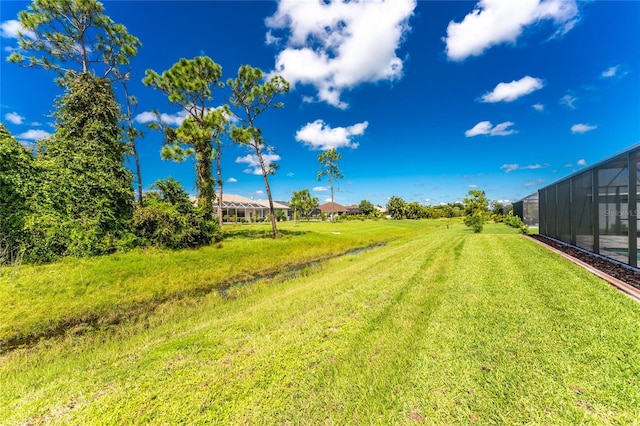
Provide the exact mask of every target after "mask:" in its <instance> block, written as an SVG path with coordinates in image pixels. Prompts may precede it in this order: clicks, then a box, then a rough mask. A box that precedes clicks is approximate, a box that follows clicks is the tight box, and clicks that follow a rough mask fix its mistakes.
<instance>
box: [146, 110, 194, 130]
mask: <svg viewBox="0 0 640 426" xmlns="http://www.w3.org/2000/svg"><path fill="white" fill-rule="evenodd" d="M185 118H187V112H186V111H179V112H177V113H176V114H166V113H162V114H160V120H161V121H162V122H163V123H164V124H168V125H174V126H179V125H181V124H182V122H183V121H184V120H185ZM135 121H136V122H138V123H141V124H145V123H151V122H154V121H158V117H157V115H156V113H155V112H151V111H144V112H141V113H140V114H138V115H136V116H135Z"/></svg>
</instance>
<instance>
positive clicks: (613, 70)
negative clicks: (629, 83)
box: [600, 65, 620, 78]
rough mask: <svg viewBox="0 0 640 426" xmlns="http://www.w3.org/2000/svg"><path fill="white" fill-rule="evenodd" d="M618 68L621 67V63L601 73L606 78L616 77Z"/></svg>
mask: <svg viewBox="0 0 640 426" xmlns="http://www.w3.org/2000/svg"><path fill="white" fill-rule="evenodd" d="M618 69H620V65H616V66H615V67H610V68H608V69H607V70H605V71H603V72H602V74H600V75H601V76H602V77H604V78H610V77H615V76H616V74H617V73H618Z"/></svg>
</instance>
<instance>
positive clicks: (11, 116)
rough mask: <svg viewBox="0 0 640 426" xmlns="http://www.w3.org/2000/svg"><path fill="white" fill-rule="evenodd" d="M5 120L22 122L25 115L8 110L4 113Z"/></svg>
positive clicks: (15, 122) (14, 122)
mask: <svg viewBox="0 0 640 426" xmlns="http://www.w3.org/2000/svg"><path fill="white" fill-rule="evenodd" d="M4 118H5V120H7V121H8V122H9V123H13V124H22V122H23V120H24V117H23V116H21V115H20V114H18V113H17V112H15V111H14V112H8V113H6V114H5V115H4Z"/></svg>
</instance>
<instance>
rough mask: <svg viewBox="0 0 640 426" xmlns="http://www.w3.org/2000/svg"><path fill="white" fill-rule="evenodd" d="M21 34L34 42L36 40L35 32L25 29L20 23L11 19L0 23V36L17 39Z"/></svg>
mask: <svg viewBox="0 0 640 426" xmlns="http://www.w3.org/2000/svg"><path fill="white" fill-rule="evenodd" d="M20 34H23V35H24V36H25V37H27V38H30V39H32V40H33V39H35V38H36V36H35V34H34V32H33V31H31V30H27V29H26V28H25V27H23V26H22V24H21V23H20V21H17V20H15V19H9V20H8V21H4V22H2V23H0V36H2V37H4V38H15V39H17V38H19V35H20Z"/></svg>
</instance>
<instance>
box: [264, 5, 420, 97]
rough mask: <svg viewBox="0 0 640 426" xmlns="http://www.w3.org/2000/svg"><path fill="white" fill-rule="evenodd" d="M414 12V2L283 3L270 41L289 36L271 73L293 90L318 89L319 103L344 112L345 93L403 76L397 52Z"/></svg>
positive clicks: (271, 23) (270, 22) (270, 21)
mask: <svg viewBox="0 0 640 426" xmlns="http://www.w3.org/2000/svg"><path fill="white" fill-rule="evenodd" d="M415 7H416V0H393V1H381V0H376V1H361V2H357V1H351V2H343V1H334V2H329V3H327V2H321V1H314V2H306V1H305V2H302V1H299V0H280V1H279V3H278V10H277V11H276V13H275V14H274V15H273V16H271V17H269V18H267V19H266V25H267V26H268V27H269V28H270V34H271V35H270V36H269V39H270V40H272V39H273V38H274V37H275V36H274V35H273V31H275V30H285V31H286V32H287V36H288V37H287V40H286V47H285V48H284V50H282V51H281V52H280V53H278V55H277V57H276V63H275V70H274V71H273V73H277V74H280V75H282V76H283V77H284V78H285V79H287V81H289V82H290V83H291V84H292V85H293V86H295V85H296V84H308V85H311V86H313V87H315V89H316V90H317V98H318V100H319V101H322V102H326V103H328V104H330V105H333V106H335V107H338V108H342V109H344V108H346V107H347V106H348V105H347V103H346V102H344V101H342V100H341V99H340V97H341V95H342V92H343V91H344V90H347V89H351V88H353V87H355V86H358V85H359V84H362V83H366V82H371V83H373V82H378V81H393V80H397V79H399V78H401V77H402V74H403V73H402V66H403V62H402V59H400V58H399V57H398V56H397V55H396V50H397V49H398V47H399V45H400V43H401V42H402V41H403V37H404V35H405V34H406V33H407V32H408V31H409V26H408V19H409V18H410V17H411V16H412V15H413V10H414V8H415Z"/></svg>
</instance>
